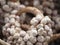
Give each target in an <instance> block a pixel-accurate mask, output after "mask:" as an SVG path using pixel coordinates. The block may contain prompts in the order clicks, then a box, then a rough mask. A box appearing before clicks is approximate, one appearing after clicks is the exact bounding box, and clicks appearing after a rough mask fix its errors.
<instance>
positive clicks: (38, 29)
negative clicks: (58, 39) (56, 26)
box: [0, 0, 53, 45]
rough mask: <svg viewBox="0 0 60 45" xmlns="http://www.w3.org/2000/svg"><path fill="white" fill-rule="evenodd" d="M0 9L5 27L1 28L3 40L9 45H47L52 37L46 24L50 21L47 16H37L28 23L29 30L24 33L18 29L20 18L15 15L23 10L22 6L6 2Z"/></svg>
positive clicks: (17, 3)
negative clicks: (0, 9) (2, 12)
mask: <svg viewBox="0 0 60 45" xmlns="http://www.w3.org/2000/svg"><path fill="white" fill-rule="evenodd" d="M2 1H3V0H1V1H0V3H1V5H2V9H3V10H4V17H5V18H4V19H5V21H4V22H5V25H4V26H3V30H2V32H3V35H4V36H5V38H4V39H3V40H4V41H6V42H7V43H9V44H11V45H47V44H48V43H47V42H48V41H49V40H50V38H51V36H52V35H53V32H52V29H51V27H49V26H48V24H49V23H50V22H51V19H50V18H49V17H48V16H45V17H43V16H41V15H42V14H37V15H36V17H33V18H32V19H31V21H30V24H31V26H30V28H29V29H28V30H27V31H25V30H22V28H21V27H20V26H21V24H20V20H22V19H20V16H18V15H15V14H16V13H17V11H18V10H19V9H21V8H25V6H24V5H20V4H19V1H17V2H11V1H8V2H7V4H5V3H2Z"/></svg>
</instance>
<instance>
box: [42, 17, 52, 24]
mask: <svg viewBox="0 0 60 45" xmlns="http://www.w3.org/2000/svg"><path fill="white" fill-rule="evenodd" d="M49 22H51V19H50V18H49V17H48V16H45V17H44V18H43V19H42V20H41V24H44V25H45V24H47V23H49Z"/></svg>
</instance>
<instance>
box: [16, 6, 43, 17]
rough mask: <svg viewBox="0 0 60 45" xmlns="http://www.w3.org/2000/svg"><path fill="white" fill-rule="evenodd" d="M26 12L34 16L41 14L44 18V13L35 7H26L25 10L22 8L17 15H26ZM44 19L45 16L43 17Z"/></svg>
mask: <svg viewBox="0 0 60 45" xmlns="http://www.w3.org/2000/svg"><path fill="white" fill-rule="evenodd" d="M26 12H29V13H32V14H34V15H35V16H36V15H37V14H40V15H41V16H43V14H42V12H41V11H40V10H38V9H37V8H35V7H25V8H22V9H20V10H19V11H18V12H17V14H16V15H21V14H22V13H26ZM43 17H44V16H43Z"/></svg>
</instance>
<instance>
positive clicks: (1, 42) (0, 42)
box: [0, 39, 10, 45]
mask: <svg viewBox="0 0 60 45" xmlns="http://www.w3.org/2000/svg"><path fill="white" fill-rule="evenodd" d="M0 44H2V45H10V44H9V43H7V42H5V41H3V40H1V39H0Z"/></svg>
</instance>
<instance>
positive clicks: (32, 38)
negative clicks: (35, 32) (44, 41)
mask: <svg viewBox="0 0 60 45" xmlns="http://www.w3.org/2000/svg"><path fill="white" fill-rule="evenodd" d="M29 41H30V42H31V43H33V44H34V43H35V42H36V41H37V39H36V37H34V36H30V39H29Z"/></svg>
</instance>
